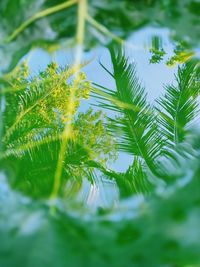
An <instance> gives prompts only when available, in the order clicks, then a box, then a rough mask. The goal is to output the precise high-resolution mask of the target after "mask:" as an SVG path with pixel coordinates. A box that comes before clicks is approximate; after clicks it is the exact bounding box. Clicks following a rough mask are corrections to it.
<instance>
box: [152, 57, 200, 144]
mask: <svg viewBox="0 0 200 267" xmlns="http://www.w3.org/2000/svg"><path fill="white" fill-rule="evenodd" d="M199 77H200V76H199V68H198V62H197V61H196V60H194V61H190V62H188V63H186V64H185V65H184V66H183V67H179V68H178V73H177V76H176V85H169V86H166V93H165V95H164V96H163V97H161V98H160V99H158V101H157V102H158V104H159V107H158V110H159V114H160V116H159V117H160V119H159V123H160V125H161V128H162V133H163V135H164V136H165V137H166V139H167V140H168V141H169V143H170V144H173V145H175V144H178V143H180V142H183V141H184V139H185V137H186V134H187V130H188V126H189V125H190V124H191V122H192V121H193V120H194V118H195V117H196V116H197V114H198V111H199V105H198V95H199V91H200V83H199Z"/></svg>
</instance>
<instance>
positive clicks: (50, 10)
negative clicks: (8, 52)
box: [5, 0, 78, 42]
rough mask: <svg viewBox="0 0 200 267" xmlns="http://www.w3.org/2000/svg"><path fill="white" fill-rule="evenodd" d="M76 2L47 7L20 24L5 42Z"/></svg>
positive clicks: (75, 0) (72, 0)
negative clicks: (37, 21)
mask: <svg viewBox="0 0 200 267" xmlns="http://www.w3.org/2000/svg"><path fill="white" fill-rule="evenodd" d="M77 1H78V0H70V1H66V2H64V3H62V4H59V5H56V6H53V7H49V8H47V9H45V10H43V11H39V12H38V13H36V14H35V15H33V16H32V17H31V18H29V19H28V20H26V21H25V22H24V23H22V24H21V25H20V26H19V27H18V28H17V29H16V30H15V31H14V32H13V33H12V34H11V35H10V36H9V37H8V38H7V39H6V40H5V41H6V42H11V41H12V40H13V39H15V38H16V37H17V36H18V35H19V34H20V33H21V32H22V31H24V30H25V29H26V28H27V27H28V26H29V25H30V24H32V23H33V22H34V21H36V20H38V19H41V18H43V17H46V16H49V15H51V14H53V13H56V12H59V11H61V10H63V9H66V8H68V7H70V6H72V5H74V4H76V3H77Z"/></svg>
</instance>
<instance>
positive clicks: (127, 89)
mask: <svg viewBox="0 0 200 267" xmlns="http://www.w3.org/2000/svg"><path fill="white" fill-rule="evenodd" d="M110 54H111V59H112V65H113V74H112V77H113V78H114V80H115V83H116V90H110V89H107V88H105V87H102V86H98V88H97V89H94V93H95V95H97V98H99V102H100V106H102V107H104V108H107V109H110V110H114V111H116V112H118V115H119V116H118V117H117V118H114V119H113V118H110V121H111V126H109V128H110V131H111V132H112V133H113V134H114V135H116V134H117V142H118V146H119V148H120V150H122V151H124V152H128V153H129V154H132V155H134V156H137V157H139V158H140V159H142V161H143V162H145V164H146V165H147V166H148V168H149V169H150V170H151V171H152V172H154V174H156V168H155V161H156V159H157V157H158V156H159V155H160V153H161V148H162V146H163V140H162V138H161V135H160V134H159V132H158V131H157V127H158V126H157V123H156V117H155V115H154V112H153V109H152V108H151V106H150V105H149V104H148V103H147V99H146V93H145V90H144V87H143V86H142V85H141V83H140V82H139V80H138V78H137V74H136V67H135V64H131V63H129V62H128V60H127V58H126V57H125V55H124V53H123V52H122V51H121V50H118V51H117V52H116V51H115V50H114V49H113V48H111V49H110Z"/></svg>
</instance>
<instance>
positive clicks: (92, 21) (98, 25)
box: [86, 14, 125, 45]
mask: <svg viewBox="0 0 200 267" xmlns="http://www.w3.org/2000/svg"><path fill="white" fill-rule="evenodd" d="M86 19H87V21H88V22H89V23H90V24H91V25H92V26H93V27H94V28H96V29H97V30H99V31H100V32H102V33H103V34H105V35H107V36H108V37H110V38H112V39H113V40H115V41H116V42H117V43H119V44H121V45H122V44H124V42H125V41H124V40H123V39H121V38H120V37H118V36H117V35H115V34H114V33H112V32H111V31H109V30H108V29H107V28H106V27H105V26H104V25H102V24H101V23H99V22H98V21H96V20H95V19H93V18H92V17H91V16H90V15H89V14H87V17H86Z"/></svg>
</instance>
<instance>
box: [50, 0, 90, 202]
mask: <svg viewBox="0 0 200 267" xmlns="http://www.w3.org/2000/svg"><path fill="white" fill-rule="evenodd" d="M86 14H87V0H79V2H78V23H77V31H76V40H77V48H76V57H75V61H74V69H77V71H78V66H79V65H80V63H81V58H82V53H83V44H84V36H85V21H86ZM76 74H77V75H78V72H76ZM77 75H76V76H75V78H74V88H73V90H71V93H70V95H69V104H68V110H67V113H68V117H69V120H68V122H67V123H66V126H65V129H64V131H63V134H62V140H61V147H60V152H59V156H58V162H57V167H56V172H55V177H54V185H53V190H52V193H51V195H50V200H55V199H56V198H57V196H58V193H59V189H60V185H61V176H62V171H63V164H64V160H65V152H66V148H67V143H68V140H69V138H70V137H71V135H72V131H73V129H72V120H73V113H74V108H75V103H74V100H75V95H76V91H77V90H78V83H77V82H76V81H77Z"/></svg>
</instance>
